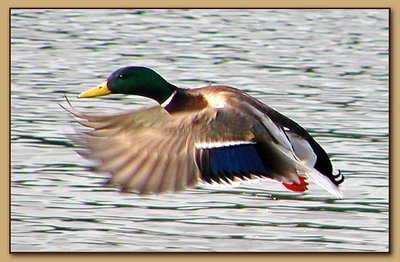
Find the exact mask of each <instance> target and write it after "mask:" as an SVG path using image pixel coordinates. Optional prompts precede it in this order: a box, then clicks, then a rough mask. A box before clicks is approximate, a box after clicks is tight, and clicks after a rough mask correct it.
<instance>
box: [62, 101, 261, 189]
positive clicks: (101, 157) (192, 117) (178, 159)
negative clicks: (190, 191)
mask: <svg viewBox="0 0 400 262" xmlns="http://www.w3.org/2000/svg"><path fill="white" fill-rule="evenodd" d="M68 111H69V112H70V113H71V114H73V115H74V116H75V118H76V119H77V121H78V122H79V123H80V124H81V125H82V126H85V127H87V128H88V130H86V131H82V132H79V135H78V139H77V143H78V144H79V145H80V146H81V147H83V148H85V149H86V150H85V151H84V152H82V153H81V154H82V155H83V156H84V157H86V158H88V159H93V160H98V164H97V166H96V167H95V170H96V171H100V172H106V173H109V174H111V176H110V179H109V181H108V183H109V184H111V185H117V186H119V187H120V188H121V190H123V191H134V192H137V193H162V192H176V191H181V190H183V189H185V188H190V187H193V186H194V185H195V184H196V182H197V181H198V180H199V179H200V180H203V181H205V182H220V181H221V179H222V180H226V181H228V180H227V179H226V178H231V179H232V181H233V180H234V179H233V177H238V178H244V177H246V178H254V176H253V175H252V174H257V175H267V173H268V170H266V169H265V168H264V165H263V163H262V162H261V161H260V156H259V155H258V152H257V150H256V149H255V148H253V144H252V143H253V142H251V140H252V139H253V138H254V135H253V134H252V133H251V132H250V127H249V125H248V124H245V125H243V126H242V128H238V127H237V126H235V127H236V128H233V127H232V124H228V122H227V121H224V119H227V117H228V118H229V116H227V114H229V113H226V112H219V111H218V110H216V109H212V108H207V109H204V110H202V111H200V112H197V113H196V114H193V112H191V113H190V112H189V113H188V112H186V113H184V112H183V113H177V114H174V115H171V114H169V113H168V112H167V111H166V110H165V109H164V108H162V107H159V106H155V107H151V108H147V109H142V110H137V111H131V112H127V113H122V114H115V115H108V116H94V115H88V114H83V113H80V112H77V111H76V110H73V109H72V110H68ZM228 112H229V110H228ZM230 113H232V114H233V113H234V112H230ZM237 117H238V116H237ZM242 117H245V116H242ZM239 120H240V116H239ZM242 120H243V119H242ZM245 122H248V121H245ZM243 129H246V130H247V132H243ZM216 145H218V147H216ZM256 158H258V161H256V160H254V159H256ZM232 163H234V165H231V164H232Z"/></svg>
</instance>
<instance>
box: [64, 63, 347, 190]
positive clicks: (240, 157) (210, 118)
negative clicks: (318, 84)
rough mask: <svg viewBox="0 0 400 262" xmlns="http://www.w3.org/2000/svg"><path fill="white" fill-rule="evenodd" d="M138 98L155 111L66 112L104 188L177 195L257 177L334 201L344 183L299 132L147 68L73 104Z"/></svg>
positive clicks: (224, 95) (257, 106)
mask: <svg viewBox="0 0 400 262" xmlns="http://www.w3.org/2000/svg"><path fill="white" fill-rule="evenodd" d="M108 94H128V95H139V96H144V97H148V98H151V99H153V100H155V101H157V102H158V104H159V105H157V106H152V107H149V108H145V109H141V110H135V111H129V112H124V113H119V114H111V115H89V114H83V113H80V112H78V111H76V110H74V109H71V110H69V111H70V112H71V113H72V114H73V115H74V116H75V117H76V118H77V120H78V122H79V123H80V124H82V125H83V126H85V127H88V128H89V131H86V132H83V133H81V135H82V136H80V139H79V140H80V143H81V146H83V148H86V151H84V152H83V153H82V154H83V155H84V157H86V158H88V159H93V160H99V162H98V164H97V166H96V167H95V170H96V171H99V172H107V173H109V174H110V177H109V180H108V182H107V184H109V185H115V186H118V187H119V188H120V189H121V190H122V191H129V192H136V193H139V194H147V193H163V192H177V191H181V190H184V189H186V188H192V187H194V186H195V185H196V184H197V182H198V181H203V182H206V183H219V184H221V183H223V184H231V183H233V182H237V181H239V182H240V181H246V180H252V179H257V178H270V179H274V180H277V181H279V182H281V183H282V184H283V185H284V186H285V187H286V188H287V189H290V190H292V191H296V192H303V191H305V190H307V189H308V186H309V184H308V180H311V181H313V182H315V183H316V184H318V185H319V186H321V187H322V188H324V189H325V190H327V191H328V192H329V193H331V194H333V195H334V196H336V197H337V198H342V194H341V192H340V190H339V188H338V185H339V184H340V183H342V182H343V180H344V177H343V175H341V174H340V171H339V172H335V173H334V172H333V169H332V164H331V161H330V160H329V157H328V155H327V154H326V152H325V151H324V150H323V149H322V147H321V146H320V145H319V144H318V143H317V142H316V141H315V140H314V139H313V138H312V137H311V135H309V133H307V131H305V130H304V129H303V128H302V127H301V126H300V125H298V124H297V123H296V122H294V121H293V120H291V119H289V118H287V117H286V116H284V115H282V114H280V113H279V112H277V111H275V110H274V109H272V108H270V107H268V106H267V105H265V104H263V103H261V102H260V101H258V100H257V99H255V98H253V97H251V96H250V95H248V94H246V93H244V92H242V91H240V90H239V89H236V88H233V87H230V86H224V85H210V84H209V85H207V86H204V87H201V88H192V89H184V88H179V87H176V86H175V85H173V84H171V83H169V82H167V81H166V80H165V79H164V78H162V77H161V76H160V75H159V74H157V73H156V72H155V71H153V70H152V69H149V68H146V67H138V66H131V67H124V68H121V69H118V70H116V71H115V72H113V73H112V74H111V75H110V76H109V77H108V78H107V80H106V81H104V82H103V83H101V84H100V85H98V86H97V87H95V88H93V89H90V90H88V91H85V92H82V93H81V94H80V95H79V96H78V98H89V97H97V96H103V95H108Z"/></svg>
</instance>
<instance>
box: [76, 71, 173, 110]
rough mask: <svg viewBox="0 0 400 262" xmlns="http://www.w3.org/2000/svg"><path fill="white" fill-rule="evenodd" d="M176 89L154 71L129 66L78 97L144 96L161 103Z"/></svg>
mask: <svg viewBox="0 0 400 262" xmlns="http://www.w3.org/2000/svg"><path fill="white" fill-rule="evenodd" d="M176 89H177V87H176V86H174V85H172V84H170V83H168V82H167V81H166V80H165V79H164V78H162V77H161V76H160V75H159V74H157V73H156V72H155V71H153V70H151V69H150V68H147V67H139V66H130V67H124V68H120V69H118V70H117V71H115V72H114V73H112V74H111V75H110V76H109V77H108V78H107V80H106V81H104V82H103V83H101V84H100V85H98V86H97V87H95V88H93V89H90V90H88V91H85V92H82V93H81V94H80V95H79V96H78V97H79V98H83V97H96V96H101V95H108V94H127V95H139V96H145V97H148V98H151V99H154V100H156V101H157V102H158V103H160V104H161V103H163V102H164V101H165V100H167V99H168V98H169V97H170V96H171V95H172V93H173V92H174V91H175V90H176Z"/></svg>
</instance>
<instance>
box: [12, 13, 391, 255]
mask: <svg viewBox="0 0 400 262" xmlns="http://www.w3.org/2000/svg"><path fill="white" fill-rule="evenodd" d="M11 26H12V30H11V37H12V39H11V52H12V57H11V60H12V63H11V74H12V75H11V80H12V83H11V168H12V170H11V186H12V188H11V244H12V246H11V249H12V251H246V252H247V251H266V252H270V251H271V252H275V251H387V250H388V245H389V244H388V234H389V230H388V224H389V222H388V221H389V218H388V210H389V208H388V201H389V200H388V192H389V187H388V185H389V173H388V135H389V131H388V13H387V10H318V9H316V10H285V9H277V10H262V9H258V10H245V9H242V10H212V9H204V10H201V9H199V10H179V9H176V10H162V9H159V10H102V9H99V10H79V9H75V10H56V9H55V10H23V9H21V10H13V11H12V17H11ZM127 65H143V66H148V67H151V68H154V69H155V70H156V71H158V72H159V73H160V74H161V75H163V76H164V77H165V78H166V79H167V80H169V81H171V82H172V83H174V84H176V85H178V86H181V87H190V86H197V85H200V84H204V83H207V82H212V83H219V84H226V85H232V86H235V87H237V88H240V89H243V90H245V91H247V92H249V93H250V94H251V95H253V96H254V97H256V98H258V99H260V100H261V101H263V102H264V103H266V104H268V105H270V106H272V107H274V108H275V109H277V110H279V111H280V112H282V113H284V114H285V115H287V116H289V117H291V118H292V119H294V120H295V121H297V122H299V123H300V124H301V125H302V126H304V127H305V128H307V129H308V130H309V131H310V133H311V134H312V135H313V136H314V137H315V138H316V139H317V140H318V141H319V142H320V144H321V145H322V146H323V147H324V148H325V149H326V151H327V152H329V154H330V155H331V158H332V160H333V163H334V165H335V167H336V168H339V169H341V170H342V172H343V174H344V175H345V176H346V178H347V179H346V181H345V183H344V184H343V186H342V190H343V192H344V196H345V198H344V199H343V200H332V199H331V197H330V196H329V195H328V193H326V192H324V191H323V190H322V189H320V188H319V187H317V186H313V187H312V188H311V190H310V191H308V192H307V193H305V194H298V193H293V192H288V191H286V190H285V189H284V188H283V187H282V186H281V185H280V184H279V183H277V182H274V181H271V180H264V181H260V182H258V183H252V184H245V185H241V186H238V187H233V188H222V189H221V188H215V187H212V186H206V185H199V186H198V188H196V189H193V190H189V191H186V192H183V193H180V194H168V195H161V196H146V197H141V196H136V195H132V194H120V193H118V192H117V191H116V190H115V189H113V188H104V187H102V186H101V184H102V183H103V182H104V180H105V176H104V175H102V174H95V173H91V172H89V171H88V170H87V167H88V166H90V163H89V162H88V161H86V160H84V159H82V158H81V157H79V156H78V155H77V154H76V153H75V152H74V148H73V146H72V144H71V143H70V142H69V140H68V136H69V135H70V134H72V133H73V128H72V127H71V125H70V123H71V119H70V118H69V117H68V116H67V115H66V113H65V112H64V111H63V110H62V109H61V108H60V107H59V106H58V103H64V98H63V94H64V93H65V94H67V95H68V97H69V98H70V99H71V101H72V103H73V104H74V106H76V107H78V108H80V109H82V110H85V111H90V112H102V111H105V112H110V111H123V110H129V109H133V108H137V107H141V106H143V105H144V104H148V103H152V102H150V101H149V100H146V99H142V98H137V97H123V96H114V97H113V98H108V97H107V98H100V99H92V100H77V99H75V96H76V95H77V94H78V93H79V92H81V91H82V90H86V89H88V88H90V87H93V86H94V85H97V84H98V83H99V82H100V81H102V80H103V79H104V78H105V77H106V76H108V74H109V73H111V72H112V71H114V70H115V69H117V68H119V67H122V66H127Z"/></svg>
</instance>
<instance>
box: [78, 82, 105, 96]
mask: <svg viewBox="0 0 400 262" xmlns="http://www.w3.org/2000/svg"><path fill="white" fill-rule="evenodd" d="M110 93H111V91H110V89H108V87H107V81H104V82H103V83H101V84H100V85H98V86H96V87H95V88H92V89H89V90H87V91H84V92H82V93H80V94H79V95H78V98H89V97H96V96H105V95H108V94H110Z"/></svg>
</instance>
